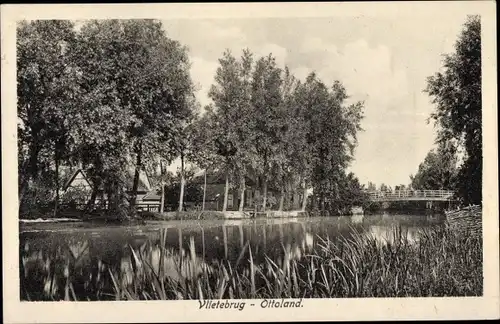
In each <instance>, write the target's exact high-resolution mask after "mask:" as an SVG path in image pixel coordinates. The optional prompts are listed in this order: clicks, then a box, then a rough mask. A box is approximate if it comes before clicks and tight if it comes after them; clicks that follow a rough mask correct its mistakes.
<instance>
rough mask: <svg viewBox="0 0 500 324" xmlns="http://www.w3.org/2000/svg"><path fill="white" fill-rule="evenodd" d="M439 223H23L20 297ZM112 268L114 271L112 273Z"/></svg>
mask: <svg viewBox="0 0 500 324" xmlns="http://www.w3.org/2000/svg"><path fill="white" fill-rule="evenodd" d="M441 222H442V219H441V218H440V217H435V216H391V215H378V216H363V215H355V216H349V217H338V218H317V219H316V218H308V219H303V220H301V219H294V220H292V221H289V220H286V219H270V220H266V219H264V220H251V221H248V220H246V221H245V220H237V221H222V222H202V223H172V222H171V223H167V224H165V223H155V224H153V225H146V226H143V227H93V228H71V227H70V226H69V227H68V228H66V230H58V231H56V232H49V231H42V232H23V231H22V229H21V234H20V241H21V245H20V247H21V249H20V263H21V264H20V271H21V273H20V275H21V279H22V280H21V296H22V297H23V298H24V299H26V298H27V296H28V297H29V298H31V299H34V300H44V299H47V298H48V296H59V298H61V299H68V298H70V297H71V296H74V295H75V294H76V295H78V296H82V295H84V296H89V299H106V298H108V299H109V298H112V297H110V296H112V287H113V285H114V284H115V281H116V283H119V284H121V285H124V286H130V285H133V284H134V283H133V280H132V279H133V276H134V274H135V275H139V276H143V275H145V274H147V273H148V272H151V271H152V272H153V273H155V274H159V275H161V276H165V277H169V278H170V279H172V280H174V281H176V282H179V281H182V280H184V279H190V278H195V277H197V276H199V275H200V274H201V273H211V272H212V271H214V270H213V267H214V264H215V263H216V262H220V261H223V262H229V263H230V264H233V265H234V264H235V263H237V262H240V263H245V262H249V254H248V251H250V252H251V254H252V260H253V262H254V263H255V264H260V263H261V262H263V261H264V260H265V259H266V258H269V259H270V260H272V261H273V262H275V263H276V264H277V265H278V266H280V267H281V266H282V265H283V264H285V265H287V264H288V262H289V261H290V260H300V259H301V258H303V257H304V256H305V255H307V254H308V253H310V252H311V250H312V249H313V248H314V247H315V245H316V244H317V242H318V241H320V240H319V238H327V237H328V239H329V240H330V241H333V242H336V241H337V240H339V239H340V237H343V238H349V237H352V235H353V233H354V232H356V233H359V234H361V235H366V236H371V237H375V238H376V239H378V240H380V241H381V242H391V240H393V239H394V236H391V235H390V234H389V233H390V232H391V230H392V228H393V227H394V226H396V225H397V226H400V227H401V228H403V229H404V233H405V235H407V237H408V240H409V241H410V242H415V241H416V240H417V239H418V234H417V230H418V229H420V228H424V227H428V226H436V225H439V224H441ZM316 238H318V239H316ZM245 249H247V250H245ZM245 251H247V252H245ZM138 259H141V260H145V261H146V263H145V264H144V263H141V262H138ZM110 272H113V273H117V274H118V275H119V277H118V278H113V277H111V278H110V276H109V273H110ZM70 279H71V280H70ZM70 281H71V282H72V284H69V282H70ZM42 287H43V288H42Z"/></svg>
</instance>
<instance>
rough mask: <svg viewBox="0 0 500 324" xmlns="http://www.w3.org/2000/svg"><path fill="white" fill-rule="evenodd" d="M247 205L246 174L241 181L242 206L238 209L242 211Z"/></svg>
mask: <svg viewBox="0 0 500 324" xmlns="http://www.w3.org/2000/svg"><path fill="white" fill-rule="evenodd" d="M244 206H245V175H243V177H242V178H241V183H240V206H239V208H238V210H239V211H240V212H242V211H243V207H244Z"/></svg>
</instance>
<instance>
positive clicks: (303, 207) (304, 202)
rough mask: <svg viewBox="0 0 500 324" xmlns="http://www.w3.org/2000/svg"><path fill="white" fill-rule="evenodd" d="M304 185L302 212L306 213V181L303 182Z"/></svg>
mask: <svg viewBox="0 0 500 324" xmlns="http://www.w3.org/2000/svg"><path fill="white" fill-rule="evenodd" d="M302 183H303V185H304V197H302V209H301V210H302V211H303V212H305V211H306V206H307V186H306V181H305V180H304V181H303V182H302Z"/></svg>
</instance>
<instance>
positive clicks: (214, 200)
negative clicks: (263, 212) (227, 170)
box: [186, 170, 302, 210]
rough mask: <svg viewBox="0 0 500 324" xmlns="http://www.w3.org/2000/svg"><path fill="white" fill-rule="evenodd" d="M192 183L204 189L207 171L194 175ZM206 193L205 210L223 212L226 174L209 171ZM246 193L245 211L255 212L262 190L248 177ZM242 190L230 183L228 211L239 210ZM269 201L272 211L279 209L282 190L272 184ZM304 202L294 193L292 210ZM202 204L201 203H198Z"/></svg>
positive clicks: (268, 193)
mask: <svg viewBox="0 0 500 324" xmlns="http://www.w3.org/2000/svg"><path fill="white" fill-rule="evenodd" d="M189 181H190V182H192V183H196V184H198V185H200V186H201V187H202V188H203V186H204V183H205V170H202V171H199V172H197V173H195V174H194V176H193V178H192V179H191V180H189ZM206 183H207V187H206V193H205V209H206V210H222V206H223V204H224V191H225V184H226V180H225V175H224V172H221V171H218V170H215V171H209V172H208V173H207V175H206ZM245 186H246V188H245V193H244V200H245V201H244V205H243V208H244V209H245V210H254V208H255V205H256V204H257V205H259V206H260V204H261V203H262V200H261V199H262V198H261V197H262V194H261V188H260V187H259V186H258V184H257V182H256V181H255V180H254V179H252V178H250V177H248V176H247V177H246V179H245ZM240 199H241V195H240V190H239V183H230V186H229V191H228V197H227V210H238V208H239V205H240ZM267 200H268V202H269V203H270V204H271V207H270V209H277V208H278V205H279V200H280V190H278V189H277V188H274V187H273V186H272V185H271V184H269V185H268V189H267ZM301 202H302V197H301V195H300V194H298V193H294V194H293V195H292V197H291V206H290V207H291V208H292V209H299V208H300V204H301ZM186 203H187V204H192V203H193V202H186ZM196 203H199V204H201V202H196Z"/></svg>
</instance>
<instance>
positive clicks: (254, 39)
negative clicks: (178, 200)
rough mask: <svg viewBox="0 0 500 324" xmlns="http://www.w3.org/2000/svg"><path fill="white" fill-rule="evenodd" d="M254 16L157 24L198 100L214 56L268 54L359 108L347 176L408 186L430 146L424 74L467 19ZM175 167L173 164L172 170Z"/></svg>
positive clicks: (202, 100) (437, 66)
mask: <svg viewBox="0 0 500 324" xmlns="http://www.w3.org/2000/svg"><path fill="white" fill-rule="evenodd" d="M446 19H447V20H446V24H444V23H442V22H441V21H439V19H436V17H435V16H433V17H432V18H427V19H426V18H425V17H419V18H413V17H408V16H405V17H403V18H369V17H333V18H326V17H325V18H256V19H241V18H238V19H212V20H201V19H200V20H198V19H195V20H193V19H191V20H163V21H162V22H163V25H164V28H165V30H166V32H167V34H168V36H169V37H171V38H173V39H176V40H178V41H180V42H181V43H182V44H183V45H185V46H187V47H188V50H189V53H190V57H191V62H192V66H191V75H192V78H193V80H194V82H195V83H196V84H197V86H198V89H199V90H198V92H197V98H198V100H199V101H200V103H201V104H202V105H203V106H204V105H206V104H208V103H210V99H209V98H208V95H207V92H208V89H209V88H210V85H211V84H212V83H213V78H214V75H215V71H216V69H217V66H218V58H220V57H221V55H222V53H223V52H224V50H225V49H230V50H231V51H232V53H234V54H235V55H238V56H239V55H240V54H241V52H242V50H243V49H244V48H249V49H250V50H251V51H252V52H253V53H254V54H255V55H256V56H257V57H259V56H263V55H267V54H269V53H272V54H273V55H274V56H275V57H276V59H277V62H278V64H279V65H281V66H282V67H284V66H285V65H287V66H288V67H289V68H290V69H291V71H292V73H293V74H294V75H295V76H296V77H298V78H300V79H301V80H304V78H305V77H306V75H307V74H309V73H310V72H311V71H315V72H316V73H317V74H318V75H319V77H320V78H321V79H322V80H323V81H324V82H325V83H327V84H332V83H333V82H334V81H335V80H339V81H341V82H342V83H343V84H344V86H345V87H346V89H347V92H348V93H349V95H350V96H351V98H350V100H352V101H358V100H362V101H364V103H365V111H364V115H365V117H364V119H363V120H362V123H361V125H362V128H363V129H364V131H363V132H361V133H360V134H359V136H358V146H357V148H356V151H355V155H354V157H355V161H353V163H352V165H351V167H350V171H352V172H354V173H355V175H356V176H357V177H358V178H359V179H360V182H361V183H364V184H367V183H368V181H371V182H373V183H376V184H381V183H385V184H388V185H391V186H394V185H398V184H408V183H409V176H410V174H415V173H416V171H417V169H418V165H419V164H420V163H421V162H422V161H423V159H424V158H425V155H426V154H427V152H428V151H429V150H430V149H431V148H432V147H433V145H434V139H435V129H434V126H433V123H432V122H431V123H427V119H428V117H429V115H430V114H431V112H432V111H433V109H434V106H433V104H432V103H431V101H430V98H429V96H428V95H427V94H426V93H424V92H423V90H424V89H425V87H426V80H427V77H428V76H431V75H433V74H434V73H436V72H437V71H439V69H440V68H441V66H442V59H443V56H442V55H443V54H444V53H450V52H453V49H454V44H455V41H456V39H457V37H458V35H459V34H460V32H461V30H462V26H463V23H464V22H465V20H466V16H465V15H464V16H457V17H454V18H453V19H450V17H447V18H446ZM176 165H177V163H174V165H173V166H172V167H176Z"/></svg>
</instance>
